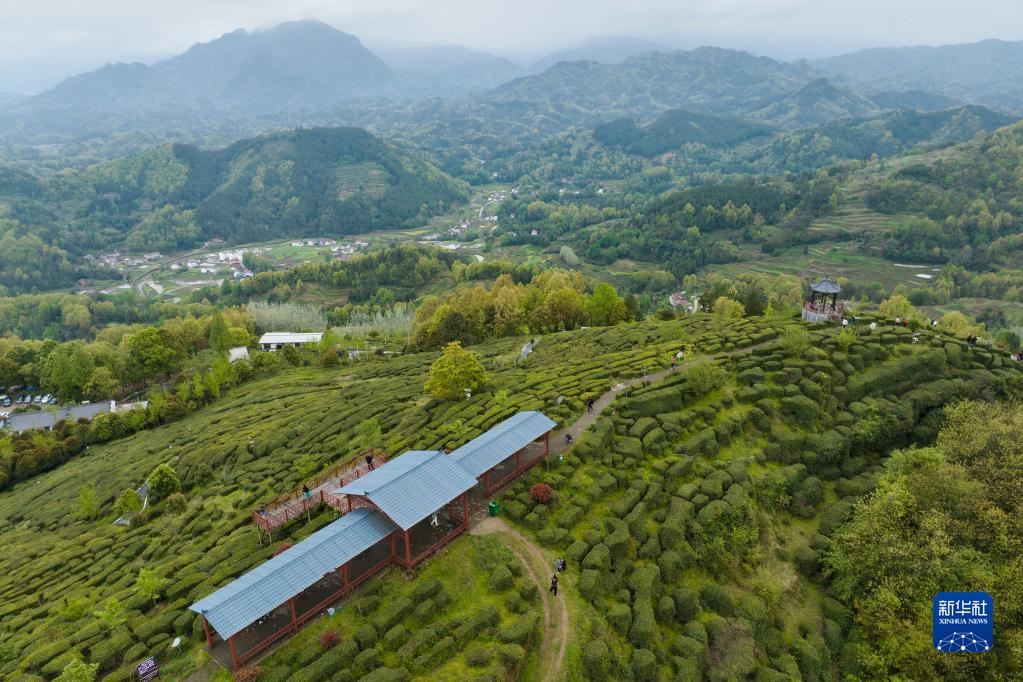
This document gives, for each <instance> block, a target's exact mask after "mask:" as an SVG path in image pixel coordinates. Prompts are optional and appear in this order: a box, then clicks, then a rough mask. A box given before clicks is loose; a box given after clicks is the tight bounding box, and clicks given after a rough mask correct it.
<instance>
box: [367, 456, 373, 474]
mask: <svg viewBox="0 0 1023 682" xmlns="http://www.w3.org/2000/svg"><path fill="white" fill-rule="evenodd" d="M366 466H368V467H369V470H370V471H373V455H366Z"/></svg>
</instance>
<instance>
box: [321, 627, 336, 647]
mask: <svg viewBox="0 0 1023 682" xmlns="http://www.w3.org/2000/svg"><path fill="white" fill-rule="evenodd" d="M340 641H341V636H340V635H338V634H337V633H336V632H334V631H333V630H327V631H326V632H324V633H323V634H322V635H320V648H321V649H323V650H324V651H326V650H327V649H333V648H334V647H336V646H337V643H338V642H340Z"/></svg>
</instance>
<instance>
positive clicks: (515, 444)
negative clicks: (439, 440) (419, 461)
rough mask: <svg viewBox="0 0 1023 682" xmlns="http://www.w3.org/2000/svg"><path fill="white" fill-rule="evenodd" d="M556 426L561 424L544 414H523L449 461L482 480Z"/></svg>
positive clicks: (455, 454) (493, 429)
mask: <svg viewBox="0 0 1023 682" xmlns="http://www.w3.org/2000/svg"><path fill="white" fill-rule="evenodd" d="M555 426H557V424H555V423H554V422H553V421H552V420H551V419H550V418H549V417H548V416H547V415H545V414H542V413H540V412H519V413H518V414H516V415H513V416H511V417H509V418H508V419H505V420H504V421H503V422H501V423H500V424H498V425H497V426H495V427H494V428H492V429H490V430H489V431H486V432H485V433H482V434H480V435H479V436H477V437H476V438H474V439H472V440H471V441H469V442H468V443H466V444H465V445H463V446H462V447H460V448H458V449H457V450H455V451H454V452H452V453H451V454H450V455H448V457H450V458H451V459H453V460H454V461H456V462H458V463H459V464H460V465H462V467H463V468H465V470H466V471H468V472H469V473H470V474H472V475H473V476H476V477H479V476H482V475H483V473H484V472H485V471H489V470H490V469H492V468H494V467H495V466H497V465H498V464H500V463H501V462H503V461H504V460H505V459H507V458H508V457H511V456H512V455H514V454H515V453H516V452H517V451H519V450H521V449H522V448H524V447H525V446H527V445H529V444H530V443H532V442H533V441H534V440H536V439H537V438H539V437H540V436H542V435H543V434H545V433H547V432H548V431H550V430H551V429H553V428H554V427H555Z"/></svg>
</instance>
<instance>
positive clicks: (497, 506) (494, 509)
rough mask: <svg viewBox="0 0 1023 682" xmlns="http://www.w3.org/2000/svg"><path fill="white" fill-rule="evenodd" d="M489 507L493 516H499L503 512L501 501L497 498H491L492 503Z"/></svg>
mask: <svg viewBox="0 0 1023 682" xmlns="http://www.w3.org/2000/svg"><path fill="white" fill-rule="evenodd" d="M487 509H488V510H489V511H490V515H491V516H497V515H498V514H500V513H501V503H500V502H498V501H497V500H490V504H489V505H487Z"/></svg>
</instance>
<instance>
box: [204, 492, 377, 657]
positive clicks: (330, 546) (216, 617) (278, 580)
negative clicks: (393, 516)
mask: <svg viewBox="0 0 1023 682" xmlns="http://www.w3.org/2000/svg"><path fill="white" fill-rule="evenodd" d="M394 530H395V526H394V524H393V523H392V522H391V521H390V520H389V519H388V518H387V517H386V516H384V515H383V514H381V513H380V512H378V511H377V510H375V509H367V508H365V507H360V508H358V509H355V510H353V511H352V512H351V513H349V514H345V515H344V516H342V517H341V518H340V519H338V520H337V521H334V522H333V523H331V524H330V525H328V526H325V527H323V528H321V529H320V530H318V531H316V532H315V533H313V534H312V535H310V536H309V537H307V538H305V539H304V540H302V541H300V542H298V543H297V544H295V545H294V546H292V547H289V548H288V549H286V550H284V551H283V552H281V553H280V554H278V555H277V556H275V557H273V558H272V559H270V560H269V561H267V562H266V563H264V564H261V565H259V566H257V567H256V568H254V569H252V570H251V571H249V572H248V573H246V574H244V575H242V576H241V577H239V578H237V579H235V580H233V581H232V582H230V583H228V584H227V585H224V586H223V587H221V588H220V589H219V590H217V591H216V592H214V593H213V594H211V595H209V596H207V597H204V598H203V599H200V600H199V601H197V602H195V603H194V604H192V605H191V606H190V607H188V608H189V609H190V610H192V611H195V612H196V613H201V614H203V615H204V616H205V617H206V620H207V621H208V622H209V624H210V625H211V626H213V628H214V629H215V630H216V631H217V632H218V633H219V634H220V636H221V637H223V638H224V639H227V638H229V637H230V636H231V635H234V634H236V633H238V632H240V631H241V630H243V629H245V628H246V627H247V626H249V625H251V624H252V623H254V622H256V620H258V619H259V618H260V617H262V616H264V615H266V614H267V613H269V612H270V611H272V610H273V609H275V608H277V607H278V606H280V605H281V604H284V603H285V602H287V601H288V600H289V599H291V598H292V597H294V596H295V595H296V594H299V593H300V592H302V591H303V590H305V589H306V588H307V587H309V586H311V585H313V584H314V583H316V582H317V581H318V580H320V578H322V577H323V576H325V575H327V574H328V573H330V572H331V571H334V570H336V569H337V568H338V567H340V566H342V565H343V564H345V563H346V562H347V561H349V560H350V559H353V558H355V557H356V556H358V555H359V554H361V553H362V552H364V551H366V550H367V549H369V548H370V547H372V546H373V545H375V544H376V543H378V542H380V541H381V540H383V539H384V538H386V537H387V536H388V535H390V534H391V533H392V532H394Z"/></svg>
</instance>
